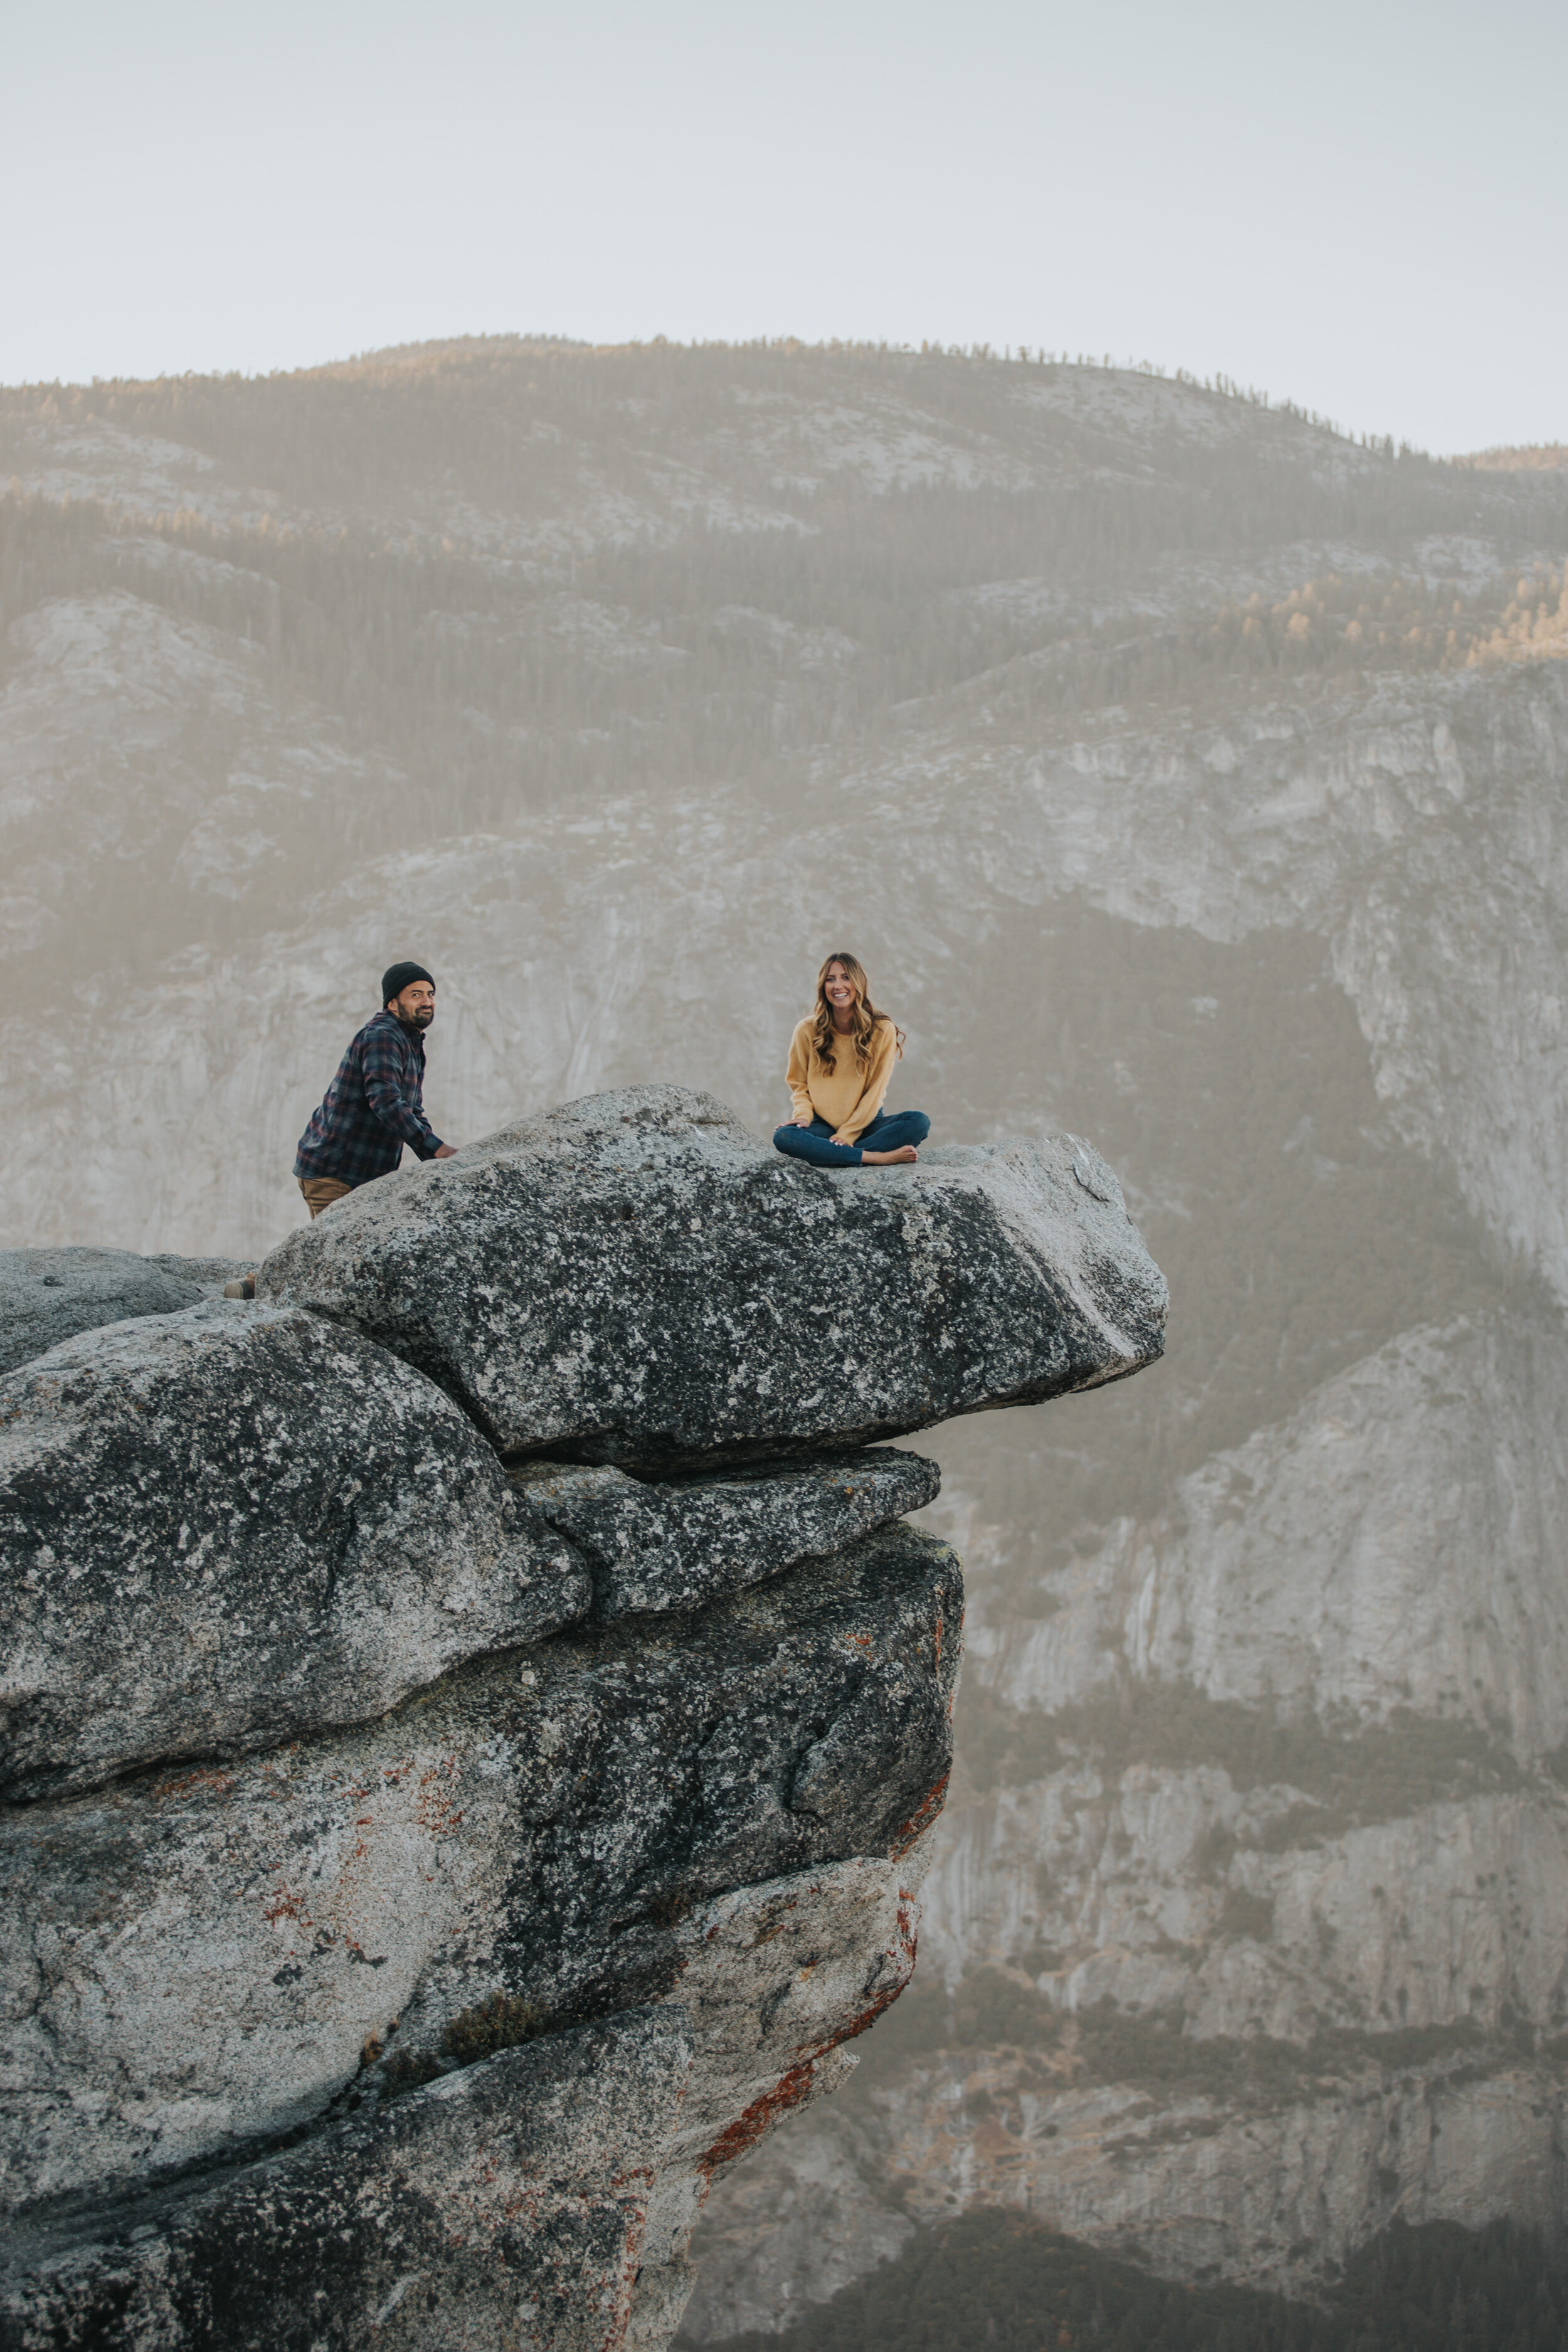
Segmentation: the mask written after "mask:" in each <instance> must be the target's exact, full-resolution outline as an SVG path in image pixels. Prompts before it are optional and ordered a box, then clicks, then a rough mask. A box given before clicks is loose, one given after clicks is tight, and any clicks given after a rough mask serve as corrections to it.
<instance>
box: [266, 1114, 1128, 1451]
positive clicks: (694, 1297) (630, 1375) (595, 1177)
mask: <svg viewBox="0 0 1568 2352" xmlns="http://www.w3.org/2000/svg"><path fill="white" fill-rule="evenodd" d="M258 1295H259V1296H260V1297H264V1298H268V1299H271V1300H273V1301H274V1302H276V1303H277V1304H279V1305H280V1306H282V1305H289V1306H298V1307H310V1308H311V1309H312V1310H313V1311H314V1312H316V1313H318V1314H321V1315H326V1316H330V1317H331V1318H332V1319H333V1320H334V1321H337V1322H341V1323H343V1324H346V1325H348V1326H350V1327H352V1328H354V1329H357V1330H359V1331H362V1332H363V1333H364V1335H365V1336H366V1337H367V1338H369V1339H374V1340H376V1341H378V1342H379V1344H380V1345H381V1346H383V1347H384V1348H388V1349H391V1350H392V1351H393V1353H394V1354H395V1355H399V1356H401V1357H403V1358H404V1359H405V1361H407V1362H408V1363H411V1364H415V1365H417V1367H418V1368H419V1370H421V1371H423V1372H426V1373H427V1374H428V1375H429V1377H430V1378H431V1379H432V1380H433V1381H436V1382H437V1385H438V1386H440V1387H441V1388H443V1389H445V1390H446V1391H447V1394H448V1395H449V1396H451V1397H453V1398H454V1399H455V1400H456V1401H457V1402H458V1403H459V1404H461V1405H462V1406H463V1408H464V1410H465V1411H466V1412H468V1413H470V1414H471V1415H472V1417H473V1419H474V1420H475V1422H476V1423H478V1424H479V1427H480V1428H481V1429H482V1430H483V1431H484V1432H485V1433H486V1435H487V1436H488V1437H489V1439H490V1440H491V1442H492V1443H493V1444H495V1445H496V1446H497V1447H498V1448H499V1449H500V1452H501V1453H502V1454H508V1455H523V1454H552V1455H555V1456H557V1457H559V1458H562V1459H570V1460H575V1461H583V1462H606V1463H617V1464H620V1465H623V1466H625V1467H627V1468H645V1469H661V1468H662V1469H668V1468H678V1467H682V1466H685V1467H697V1466H700V1465H708V1464H712V1463H716V1462H719V1461H721V1460H724V1459H743V1458H745V1457H747V1456H755V1455H758V1454H779V1453H805V1452H809V1451H813V1450H816V1449H817V1448H820V1447H822V1446H824V1445H851V1444H853V1445H863V1444H873V1443H875V1442H876V1441H878V1440H879V1439H884V1438H889V1437H896V1436H900V1435H901V1434H903V1433H905V1432H908V1431H912V1430H919V1429H926V1428H929V1427H931V1425H932V1424H933V1423H936V1422H940V1421H947V1420H950V1419H951V1418H952V1416H953V1415H954V1414H957V1413H967V1412H985V1411H987V1410H988V1409H990V1408H992V1407H994V1406H997V1405H1005V1404H1037V1403H1039V1402H1043V1401H1044V1400H1045V1399H1046V1398H1047V1397H1053V1396H1058V1395H1060V1394H1062V1393H1063V1392H1064V1391H1067V1390H1070V1389H1083V1388H1092V1387H1097V1386H1099V1385H1100V1384H1101V1383H1103V1382H1104V1381H1112V1380H1119V1379H1121V1378H1123V1377H1124V1376H1125V1375H1126V1374H1128V1373H1130V1372H1134V1371H1137V1370H1140V1368H1141V1367H1142V1366H1143V1365H1145V1364H1148V1363H1150V1362H1152V1360H1154V1358H1155V1357H1157V1356H1158V1355H1159V1354H1160V1352H1161V1350H1162V1348H1163V1333H1164V1320H1165V1305H1166V1297H1165V1285H1164V1280H1163V1276H1162V1275H1161V1274H1160V1271H1159V1269H1158V1267H1157V1266H1156V1265H1154V1264H1153V1262H1152V1259H1151V1258H1150V1257H1149V1255H1148V1253H1147V1252H1146V1250H1145V1249H1144V1247H1143V1244H1142V1239H1141V1237H1140V1236H1139V1234H1138V1232H1137V1229H1136V1228H1135V1226H1134V1225H1133V1224H1132V1223H1131V1219H1130V1218H1129V1216H1128V1214H1127V1211H1126V1208H1125V1206H1124V1205H1123V1202H1122V1199H1121V1188H1120V1186H1119V1185H1118V1183H1117V1181H1116V1179H1115V1177H1114V1176H1113V1175H1112V1174H1111V1172H1110V1169H1109V1168H1107V1167H1106V1165H1105V1162H1104V1161H1103V1160H1101V1159H1100V1157H1099V1155H1098V1153H1096V1152H1094V1151H1092V1150H1090V1149H1089V1147H1088V1146H1086V1145H1084V1144H1082V1143H1080V1142H1079V1141H1078V1140H1077V1139H1074V1138H1070V1137H1067V1138H1064V1137H1050V1138H1047V1139H1045V1140H1043V1141H1040V1142H1026V1143H1007V1144H983V1145H967V1146H965V1145H949V1146H946V1147H939V1148H935V1149H928V1150H926V1151H925V1152H924V1153H923V1155H922V1157H921V1160H920V1163H919V1165H918V1166H915V1167H908V1168H888V1169H879V1170H876V1171H869V1170H865V1171H849V1172H846V1173H845V1174H842V1175H839V1174H827V1173H825V1172H823V1171H819V1170H813V1169H805V1168H802V1167H801V1166H800V1165H799V1164H798V1163H796V1162H795V1161H789V1160H784V1159H782V1158H781V1157H780V1155H779V1154H778V1153H777V1152H775V1151H773V1150H772V1149H771V1148H768V1147H765V1146H763V1145H762V1144H760V1143H759V1142H758V1141H757V1139H756V1138H755V1137H754V1136H752V1134H751V1133H750V1132H749V1131H748V1130H747V1129H745V1128H744V1127H742V1124H741V1122H740V1121H739V1119H737V1118H736V1117H735V1116H734V1114H733V1112H731V1111H730V1110H728V1109H726V1108H725V1107H724V1105H723V1104H722V1103H719V1102H715V1101H714V1100H713V1098H712V1097H711V1096H708V1095H702V1094H694V1093H689V1092H687V1091H685V1090H683V1089H681V1088H679V1087H628V1088H626V1089H625V1090H624V1091H622V1092H620V1093H617V1094H606V1095H595V1096H591V1097H588V1098H586V1099H585V1100H584V1101H582V1102H576V1103H568V1104H567V1105H566V1106H565V1107H564V1108H562V1109H560V1110H555V1111H552V1112H551V1113H549V1114H548V1116H546V1117H544V1118H536V1119H530V1120H525V1121H523V1122H521V1124H520V1125H518V1126H516V1127H512V1128H507V1129H502V1131H501V1132H500V1134H498V1135H493V1136H490V1137H489V1138H487V1139H486V1140H485V1141H484V1142H482V1143H476V1144H472V1145H469V1146H468V1147H467V1148H466V1149H465V1150H461V1151H459V1152H458V1154H457V1156H456V1158H454V1159H452V1160H440V1161H432V1162H429V1163H428V1164H426V1166H425V1167H423V1168H417V1169H411V1170H408V1171H405V1172H404V1173H402V1174H401V1175H399V1176H397V1177H395V1178H394V1179H391V1180H389V1181H384V1182H382V1183H379V1184H375V1185H369V1186H366V1187H365V1188H364V1189H363V1191H362V1192H359V1193H356V1194H354V1195H352V1196H351V1197H350V1198H349V1199H348V1200H346V1201H343V1202H339V1203H338V1205H337V1206H336V1207H335V1208H334V1209H333V1210H332V1212H331V1214H330V1215H328V1216H325V1217H322V1218H321V1219H320V1220H319V1221H318V1222H317V1223H315V1224H313V1225H311V1226H310V1227H309V1228H308V1229H307V1230H305V1231H301V1232H300V1233H297V1234H292V1235H290V1237H289V1240H288V1241H286V1242H285V1243H284V1244H282V1246H281V1248H279V1249H277V1250H275V1251H274V1252H273V1254H272V1255H271V1256H270V1257H269V1258H268V1260H267V1262H266V1265H264V1266H263V1267H262V1269H261V1274H260V1277H259V1280H258Z"/></svg>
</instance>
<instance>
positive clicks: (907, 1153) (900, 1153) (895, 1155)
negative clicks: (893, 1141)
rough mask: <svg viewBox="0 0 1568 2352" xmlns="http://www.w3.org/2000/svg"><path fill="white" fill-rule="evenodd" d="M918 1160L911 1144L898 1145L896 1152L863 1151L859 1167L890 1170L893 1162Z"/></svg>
mask: <svg viewBox="0 0 1568 2352" xmlns="http://www.w3.org/2000/svg"><path fill="white" fill-rule="evenodd" d="M919 1158H920V1153H919V1152H918V1151H917V1150H915V1147H914V1145H913V1144H912V1143H900V1146H899V1148H898V1150H896V1151H863V1152H862V1153H861V1154H860V1165H861V1167H862V1168H890V1167H891V1166H892V1165H893V1162H894V1161H895V1160H918V1159H919Z"/></svg>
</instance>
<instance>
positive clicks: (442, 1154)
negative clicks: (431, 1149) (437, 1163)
mask: <svg viewBox="0 0 1568 2352" xmlns="http://www.w3.org/2000/svg"><path fill="white" fill-rule="evenodd" d="M457 1156H458V1153H457V1147H456V1146H455V1145H454V1144H450V1143H438V1144H437V1146H436V1158H437V1160H455V1159H456V1158H457Z"/></svg>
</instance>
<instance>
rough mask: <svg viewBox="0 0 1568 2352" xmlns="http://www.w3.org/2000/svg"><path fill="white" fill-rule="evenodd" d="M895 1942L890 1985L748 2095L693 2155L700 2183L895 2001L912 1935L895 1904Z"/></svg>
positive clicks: (761, 2132)
mask: <svg viewBox="0 0 1568 2352" xmlns="http://www.w3.org/2000/svg"><path fill="white" fill-rule="evenodd" d="M899 1941H900V1948H901V1956H902V1957H903V1958H905V1959H906V1960H907V1962H908V1966H907V1967H905V1968H904V1969H902V1970H901V1971H900V1974H899V1975H898V1977H897V1978H895V1979H894V1980H893V1982H892V1983H891V1984H887V1985H884V1986H883V1987H882V1990H881V1991H880V1992H879V1993H878V1994H877V1996H876V1998H875V2000H870V2001H868V2003H867V2005H866V2007H865V2008H864V2009H863V2010H862V2011H860V2012H859V2014H858V2016H857V2017H852V2018H851V2019H850V2021H849V2022H848V2024H847V2025H843V2026H840V2028H839V2030H838V2032H837V2033H830V2034H829V2035H828V2037H827V2039H826V2042H819V2043H818V2044H817V2046H816V2049H815V2050H813V2051H812V2052H811V2053H810V2054H809V2056H807V2057H805V2058H803V2059H802V2060H801V2061H800V2063H799V2064H798V2065H795V2066H792V2067H790V2069H789V2071H788V2072H787V2074H781V2075H780V2077H779V2079H778V2081H777V2082H776V2083H775V2084H773V2089H772V2090H771V2091H764V2092H763V2095H762V2096H761V2098H759V2099H753V2100H752V2104H751V2105H750V2106H749V2107H748V2108H747V2109H746V2111H745V2113H744V2115H741V2116H736V2118H735V2120H734V2122H733V2123H732V2124H731V2125H730V2126H728V2128H727V2129H726V2130H724V2131H721V2133H720V2135H719V2137H718V2138H717V2139H716V2140H715V2141H714V2143H713V2145H712V2147H710V2148H709V2149H708V2151H707V2153H706V2154H705V2155H704V2156H701V2157H700V2158H698V2163H697V2168H698V2170H699V2172H700V2173H701V2175H702V2176H703V2179H704V2180H705V2181H706V2180H708V2179H711V2177H712V2175H713V2174H714V2173H715V2172H717V2171H719V2170H720V2169H721V2168H722V2167H723V2166H724V2165H726V2164H733V2163H734V2161H735V2158H737V2157H738V2156H744V2155H745V2154H746V2153H747V2151H748V2150H749V2149H751V2148H753V2147H755V2146H756V2144H757V2142H758V2141H759V2140H760V2139H762V2138H763V2137H764V2136H765V2135H766V2134H767V2133H768V2132H770V2131H772V2129H773V2126H774V2124H776V2123H779V2122H782V2120H783V2119H784V2116H787V2115H788V2114H789V2112H790V2110H791V2109H792V2108H793V2107H798V2106H799V2105H801V2103H802V2101H803V2100H804V2099H805V2098H806V2097H808V2096H809V2095H810V2091H811V2086H812V2082H813V2079H814V2077H815V2075H816V2064H817V2061H818V2059H820V2058H825V2057H826V2055H827V2053H828V2052H829V2051H830V2050H837V2047H838V2045H839V2043H840V2042H853V2041H854V2039H855V2037H856V2035H857V2034H858V2033H864V2032H866V2031H867V2029H868V2027H870V2026H873V2025H875V2024H876V2022H877V2020H878V2019H879V2017H880V2016H881V2014H882V2011H884V2010H885V2009H890V2008H891V2007H892V2005H893V2003H894V2001H896V2000H897V1999H898V1997H899V1995H900V1993H901V1992H902V1991H903V1990H904V1988H905V1986H906V1985H907V1984H908V1983H909V1980H910V1977H911V1976H912V1975H913V1974H914V1966H915V1945H914V1934H913V1930H912V1927H910V1921H909V1917H908V1914H907V1911H906V1907H905V1906H904V1905H902V1904H900V1906H899ZM705 2193H706V2192H705Z"/></svg>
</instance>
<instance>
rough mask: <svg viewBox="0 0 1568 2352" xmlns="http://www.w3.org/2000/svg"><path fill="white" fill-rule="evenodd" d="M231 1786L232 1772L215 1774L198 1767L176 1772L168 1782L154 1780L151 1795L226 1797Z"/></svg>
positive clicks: (232, 1780) (208, 1769) (232, 1782)
mask: <svg viewBox="0 0 1568 2352" xmlns="http://www.w3.org/2000/svg"><path fill="white" fill-rule="evenodd" d="M233 1786H234V1774H233V1773H232V1772H215V1771H213V1770H212V1769H210V1768H207V1767H204V1766H199V1765H198V1766H197V1768H196V1769H195V1770H194V1771H191V1772H177V1773H175V1774H174V1777H173V1779H171V1780H155V1781H154V1782H153V1795H154V1796H155V1797H194V1796H197V1795H202V1796H208V1797H226V1796H227V1795H228V1793H229V1790H231V1789H232V1788H233Z"/></svg>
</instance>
